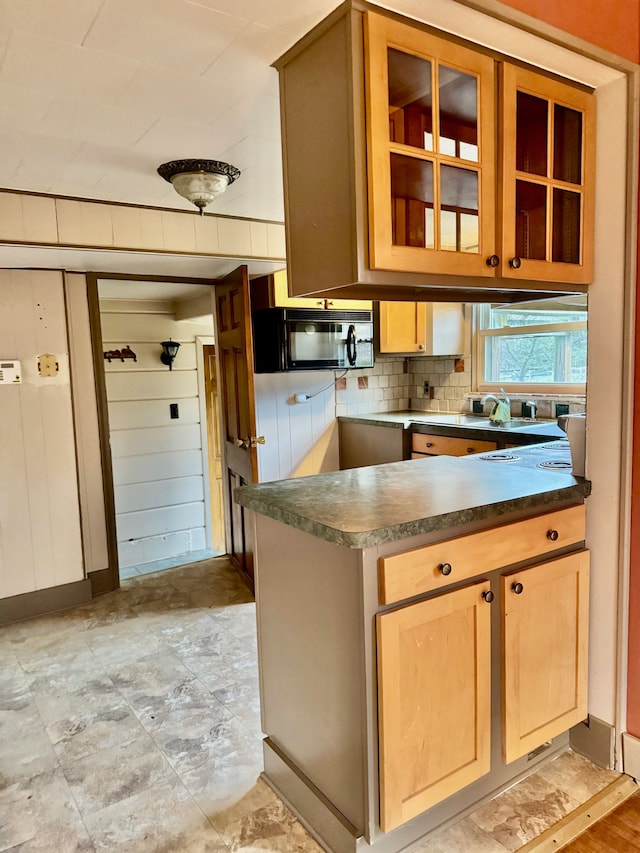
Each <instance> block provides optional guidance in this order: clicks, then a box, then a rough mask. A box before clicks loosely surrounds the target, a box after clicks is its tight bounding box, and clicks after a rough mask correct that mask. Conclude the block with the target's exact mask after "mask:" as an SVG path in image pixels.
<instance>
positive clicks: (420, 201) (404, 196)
mask: <svg viewBox="0 0 640 853" xmlns="http://www.w3.org/2000/svg"><path fill="white" fill-rule="evenodd" d="M391 228H392V241H393V244H394V246H418V247H420V248H423V249H424V248H426V249H433V247H434V235H433V163H431V162H429V161H428V160H418V159H414V158H413V157H403V156H402V155H401V154H392V155H391Z"/></svg>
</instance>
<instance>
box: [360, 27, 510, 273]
mask: <svg viewBox="0 0 640 853" xmlns="http://www.w3.org/2000/svg"><path fill="white" fill-rule="evenodd" d="M365 65H366V83H367V90H366V91H367V98H366V111H367V123H368V128H369V132H368V135H367V155H368V169H367V176H368V189H369V263H370V265H371V267H373V268H374V269H386V270H402V271H406V272H425V273H444V274H451V273H460V274H462V275H473V276H487V277H488V276H491V277H493V276H494V275H495V271H494V269H493V268H492V267H490V266H488V265H487V263H486V259H487V258H488V257H489V256H490V255H494V254H495V245H496V233H495V217H494V209H495V187H496V182H495V163H496V153H495V152H496V140H495V121H494V99H495V93H494V92H495V85H494V61H493V59H491V58H490V57H488V56H486V55H483V54H480V53H477V52H474V51H472V50H468V49H467V48H464V47H461V46H459V45H457V44H452V43H451V42H450V41H446V40H444V39H441V38H437V37H436V36H432V35H428V34H426V33H424V32H422V31H420V30H417V29H415V28H414V27H411V26H407V25H406V24H401V23H399V22H398V21H394V20H392V19H390V18H385V17H382V16H381V15H376V14H372V13H370V12H369V13H367V14H366V16H365Z"/></svg>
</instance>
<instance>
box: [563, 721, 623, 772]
mask: <svg viewBox="0 0 640 853" xmlns="http://www.w3.org/2000/svg"><path fill="white" fill-rule="evenodd" d="M615 733H616V732H615V728H614V726H612V725H610V724H609V723H605V722H603V721H602V720H599V719H598V718H597V717H594V716H593V715H591V714H590V715H589V717H588V718H587V720H585V722H583V723H578V725H577V726H574V727H573V728H572V729H571V730H570V731H569V744H570V746H571V749H572V750H573V751H574V752H579V753H580V755H584V756H585V758H588V759H589V761H592V762H593V763H594V764H597V765H598V767H603V768H604V769H605V770H611V769H612V768H614V767H615V761H616V753H615V747H616V741H615Z"/></svg>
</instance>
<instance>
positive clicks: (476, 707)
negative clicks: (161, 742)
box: [376, 581, 491, 832]
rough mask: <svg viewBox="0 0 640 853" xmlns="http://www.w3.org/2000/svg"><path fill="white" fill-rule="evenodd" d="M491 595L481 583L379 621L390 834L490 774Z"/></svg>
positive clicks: (384, 819) (385, 823)
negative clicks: (392, 830) (397, 827)
mask: <svg viewBox="0 0 640 853" xmlns="http://www.w3.org/2000/svg"><path fill="white" fill-rule="evenodd" d="M488 590H489V583H488V581H479V582H478V583H474V584H472V585H470V586H466V587H462V588H459V589H456V590H454V591H452V592H448V593H445V594H443V595H440V596H437V597H433V598H428V599H426V600H424V601H420V602H418V603H416V604H411V605H408V606H406V607H402V608H400V609H398V610H392V611H388V612H386V613H379V614H378V615H377V616H376V622H377V650H378V715H379V748H380V756H379V762H380V825H381V827H382V829H383V831H385V832H388V831H389V830H391V829H393V828H394V827H396V826H399V825H400V824H402V823H404V822H405V821H407V820H410V819H411V818H412V817H415V816H416V815H418V814H420V813H421V812H423V811H424V810H425V809H428V808H430V807H431V806H433V805H434V804H435V803H438V802H440V800H443V799H445V797H448V796H450V795H451V794H453V793H454V792H456V791H458V790H460V789H461V788H464V787H465V786H466V785H469V784H470V783H471V782H473V781H475V780H476V779H478V778H479V777H480V776H483V775H484V774H485V773H487V772H488V771H489V768H490V733H491V630H490V623H491V607H490V605H489V604H488V603H487V602H486V601H485V600H484V599H483V597H482V594H483V592H486V591H488Z"/></svg>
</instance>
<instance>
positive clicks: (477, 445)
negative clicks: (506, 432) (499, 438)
mask: <svg viewBox="0 0 640 853" xmlns="http://www.w3.org/2000/svg"><path fill="white" fill-rule="evenodd" d="M497 447H498V445H497V444H496V443H495V441H478V440H477V439H475V438H453V437H451V436H448V435H427V434H426V433H422V432H414V434H413V436H412V437H411V449H412V450H415V451H416V452H418V453H429V454H431V455H443V456H466V455H467V454H468V453H487V452H488V451H489V450H496V449H497Z"/></svg>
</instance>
